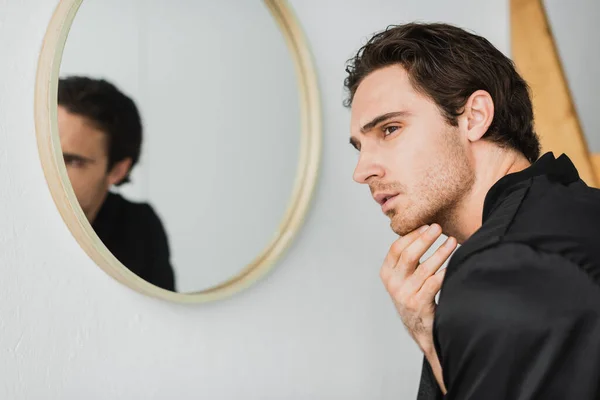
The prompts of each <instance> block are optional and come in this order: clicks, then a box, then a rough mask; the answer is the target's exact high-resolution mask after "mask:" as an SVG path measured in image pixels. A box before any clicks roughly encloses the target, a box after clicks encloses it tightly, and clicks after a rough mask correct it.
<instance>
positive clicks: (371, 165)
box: [353, 151, 384, 183]
mask: <svg viewBox="0 0 600 400" xmlns="http://www.w3.org/2000/svg"><path fill="white" fill-rule="evenodd" d="M383 175H384V169H383V167H382V166H381V164H380V163H378V162H377V161H376V160H375V157H374V156H373V154H371V153H368V152H365V151H362V152H361V153H360V157H359V159H358V163H357V164H356V168H355V169H354V175H353V179H354V181H355V182H357V183H368V181H369V179H370V178H372V177H376V178H383Z"/></svg>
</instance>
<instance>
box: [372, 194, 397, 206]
mask: <svg viewBox="0 0 600 400" xmlns="http://www.w3.org/2000/svg"><path fill="white" fill-rule="evenodd" d="M398 194H399V193H395V192H381V193H376V194H375V195H373V198H374V199H375V201H376V202H377V203H378V204H379V205H380V206H382V207H383V206H385V205H386V203H389V201H390V200H392V199H394V198H395V197H396V196H398Z"/></svg>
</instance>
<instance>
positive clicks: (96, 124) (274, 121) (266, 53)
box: [58, 0, 301, 293]
mask: <svg viewBox="0 0 600 400" xmlns="http://www.w3.org/2000/svg"><path fill="white" fill-rule="evenodd" d="M299 100H300V99H299V91H298V84H297V79H296V74H295V67H294V62H293V59H292V57H291V55H290V51H289V49H288V47H287V46H286V42H285V38H284V36H283V35H282V33H281V32H280V30H279V27H278V25H277V22H276V21H275V19H274V18H273V16H272V14H271V12H270V10H269V9H268V8H267V6H266V5H265V4H264V3H263V2H261V1H246V0H238V1H199V0H194V1H191V0H168V1H166V0H84V1H83V3H82V4H81V6H80V8H79V11H78V12H77V15H76V17H75V19H74V21H73V25H72V27H71V29H70V31H69V35H68V38H67V41H66V45H65V49H64V52H63V56H62V62H61V66H60V81H59V89H58V131H59V136H60V143H61V148H62V151H63V155H64V160H65V165H66V167H67V172H68V176H69V179H70V181H71V185H72V187H73V190H74V192H75V195H76V197H77V200H78V202H79V204H80V206H81V208H82V210H83V211H84V213H85V215H86V217H87V219H88V220H89V222H90V223H91V226H92V227H93V229H94V231H95V232H96V234H97V235H98V237H99V238H100V239H101V240H102V242H103V243H104V244H105V245H106V247H107V248H108V250H109V251H111V252H112V254H113V255H114V256H115V257H116V258H117V259H118V260H119V261H121V263H123V265H124V266H125V267H127V268H128V269H130V270H131V271H133V272H134V273H136V274H137V275H138V276H140V277H142V278H143V279H145V280H146V281H148V282H150V283H152V284H154V285H156V286H159V287H162V288H165V289H168V290H172V291H176V292H180V293H191V292H198V291H201V290H205V289H208V288H210V287H213V286H215V285H218V284H221V283H223V282H224V281H226V280H228V279H231V278H232V277H234V276H235V275H237V274H238V273H240V272H241V271H242V270H244V269H245V268H246V267H247V266H248V265H249V264H251V263H253V262H254V261H255V260H256V259H257V258H259V257H260V255H261V253H262V252H263V251H264V250H265V248H266V247H267V246H268V245H269V243H271V241H272V240H274V239H275V237H276V235H277V233H278V228H279V224H280V222H281V220H282V218H283V217H284V215H285V213H286V210H287V207H288V205H289V204H288V203H289V202H290V198H291V195H292V190H293V188H294V184H295V179H296V174H297V169H298V160H299V155H300V154H299V149H300V143H301V121H300V117H301V113H300V105H299V104H300V103H299Z"/></svg>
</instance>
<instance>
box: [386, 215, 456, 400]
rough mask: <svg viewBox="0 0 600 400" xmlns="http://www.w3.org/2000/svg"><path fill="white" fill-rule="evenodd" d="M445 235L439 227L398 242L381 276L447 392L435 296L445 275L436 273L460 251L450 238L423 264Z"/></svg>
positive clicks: (411, 235) (406, 324) (419, 232)
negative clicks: (439, 350) (438, 351)
mask: <svg viewBox="0 0 600 400" xmlns="http://www.w3.org/2000/svg"><path fill="white" fill-rule="evenodd" d="M441 234H442V229H441V228H440V226H439V225H437V224H433V225H432V226H431V227H428V226H424V227H421V228H420V229H418V230H415V231H412V232H411V233H409V234H407V235H405V236H403V237H401V238H400V239H398V240H396V241H395V242H394V243H393V244H392V247H391V248H390V251H389V252H388V254H387V257H386V258H385V261H384V263H383V266H382V267H381V271H380V276H381V280H382V282H383V284H384V286H385V289H386V290H387V291H388V293H389V294H390V296H391V298H392V300H393V302H394V305H395V306H396V310H397V311H398V314H400V317H401V318H402V322H403V323H404V325H405V326H406V328H407V329H408V332H409V334H410V335H411V336H412V338H413V339H414V340H415V342H417V344H418V345H419V347H420V348H421V350H422V351H423V353H424V354H425V356H426V357H427V360H428V361H429V363H430V364H431V367H432V369H433V371H434V374H435V375H436V379H437V381H438V383H439V384H440V387H441V388H442V390H443V391H444V392H445V387H444V383H443V381H442V376H441V365H440V362H439V360H438V357H437V354H436V352H435V347H434V345H433V317H434V314H435V295H436V294H437V292H438V291H439V290H440V288H441V286H442V281H443V279H444V272H445V270H444V271H441V272H439V273H436V272H437V271H438V270H439V269H440V267H441V266H442V265H443V264H444V262H446V260H447V259H448V257H450V255H451V254H452V252H453V251H454V249H455V248H456V245H457V243H456V239H454V238H452V237H451V238H448V239H447V240H446V242H445V243H444V244H443V245H442V246H440V247H439V248H438V249H437V250H436V252H435V253H434V254H433V255H432V256H431V257H429V258H428V259H427V260H426V261H424V262H423V263H421V264H419V260H420V259H421V257H423V255H424V254H425V253H426V252H427V250H428V249H429V248H430V247H431V246H432V245H433V243H435V241H436V240H437V239H438V238H439V237H440V235H441Z"/></svg>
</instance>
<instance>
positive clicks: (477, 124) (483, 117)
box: [460, 90, 494, 142]
mask: <svg viewBox="0 0 600 400" xmlns="http://www.w3.org/2000/svg"><path fill="white" fill-rule="evenodd" d="M460 119H461V120H462V121H461V124H462V125H463V127H464V128H465V130H466V132H467V139H468V140H469V141H470V142H475V141H477V140H479V139H481V138H482V137H483V135H485V133H486V132H487V130H488V129H489V127H490V125H491V124H492V121H493V120H494V101H493V100H492V96H491V95H490V94H489V93H488V92H486V91H485V90H477V91H475V92H473V94H471V96H469V98H468V99H467V102H466V103H465V108H464V112H463V115H461V116H460Z"/></svg>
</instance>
